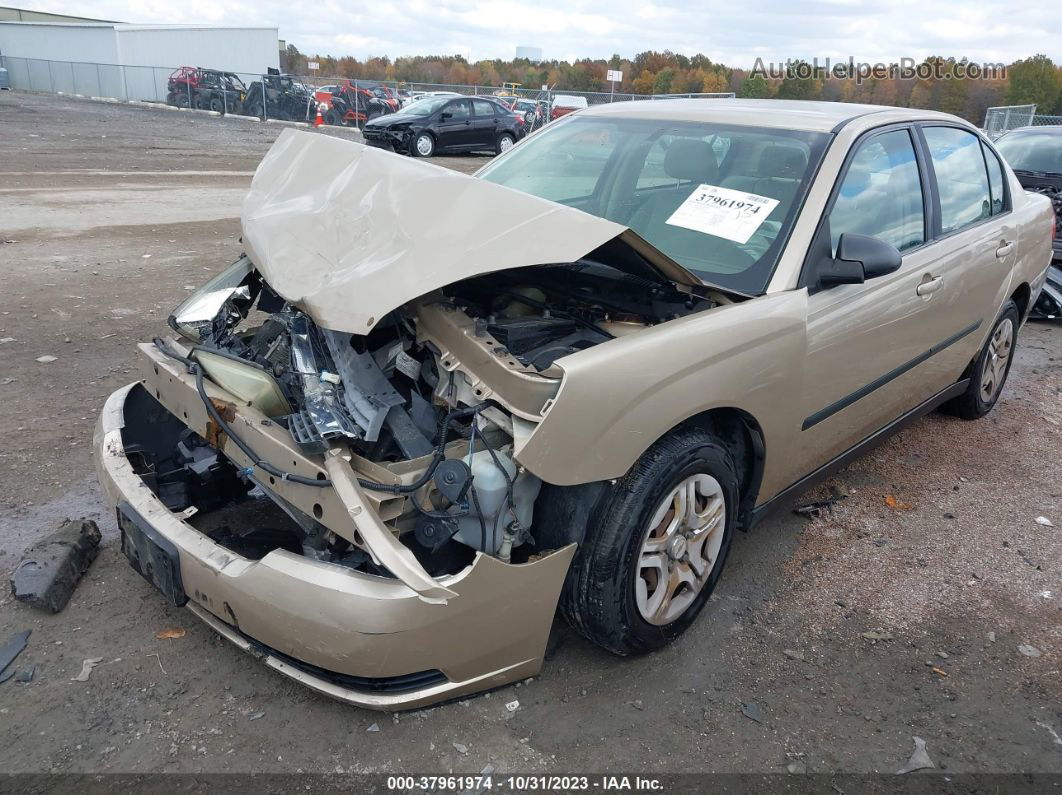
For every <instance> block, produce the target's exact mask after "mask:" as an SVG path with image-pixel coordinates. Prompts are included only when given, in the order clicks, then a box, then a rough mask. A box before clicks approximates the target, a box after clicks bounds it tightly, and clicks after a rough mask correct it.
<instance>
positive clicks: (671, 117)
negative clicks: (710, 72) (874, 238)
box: [579, 99, 956, 132]
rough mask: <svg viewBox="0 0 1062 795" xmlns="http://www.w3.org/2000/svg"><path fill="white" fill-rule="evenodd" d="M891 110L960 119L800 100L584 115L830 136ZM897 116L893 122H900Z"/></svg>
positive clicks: (622, 105)
mask: <svg viewBox="0 0 1062 795" xmlns="http://www.w3.org/2000/svg"><path fill="white" fill-rule="evenodd" d="M885 111H889V112H891V113H893V114H897V113H899V114H901V115H902V116H903V117H904V118H907V119H912V120H914V119H948V120H952V121H954V120H955V119H956V117H955V116H952V115H950V114H947V113H939V112H936V111H929V110H921V109H917V108H894V107H890V106H888V105H858V104H855V103H851V102H811V101H805V100H795V99H660V100H639V101H633V102H612V103H608V104H604V105H594V106H592V107H590V108H589V109H587V110H584V111H580V112H579V115H580V116H623V117H626V118H638V119H653V120H660V121H712V122H720V123H725V124H738V125H748V126H756V127H774V128H779V129H787V130H810V131H816V132H830V131H831V130H834V129H836V128H837V127H839V126H843V125H844V124H845V123H846V122H848V121H851V120H852V119H855V118H858V117H860V116H867V115H870V114H873V113H883V112H885ZM900 120H902V119H898V118H896V117H895V116H894V118H893V121H900Z"/></svg>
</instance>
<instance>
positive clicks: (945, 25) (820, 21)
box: [19, 0, 1062, 66]
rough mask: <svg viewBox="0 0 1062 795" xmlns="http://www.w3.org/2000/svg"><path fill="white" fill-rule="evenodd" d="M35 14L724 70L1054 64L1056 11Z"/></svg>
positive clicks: (433, 50) (775, 3)
mask: <svg viewBox="0 0 1062 795" xmlns="http://www.w3.org/2000/svg"><path fill="white" fill-rule="evenodd" d="M19 5H21V6H24V7H29V8H35V9H39V10H42V11H54V12H59V13H68V14H79V15H84V16H90V17H101V18H105V19H116V20H121V21H126V22H155V23H193V22H209V23H214V24H227V25H246V24H266V25H277V26H278V27H279V29H280V38H282V39H284V40H286V41H288V42H290V43H293V44H295V45H296V46H297V47H299V49H300V50H302V51H303V52H308V53H314V52H316V53H319V54H330V55H336V56H339V55H354V56H355V57H358V58H364V57H366V56H369V55H389V56H391V57H395V56H400V55H417V54H419V55H430V54H448V53H455V52H460V53H461V54H463V55H465V56H466V57H468V58H471V59H472V60H479V59H484V58H505V59H508V58H512V57H513V55H514V50H515V47H514V45H513V44H512V42H513V41H515V40H516V39H519V41H520V43H521V44H524V45H528V46H537V47H541V48H542V50H543V54H544V56H545V57H546V58H565V57H570V56H571V54H573V53H575V54H577V55H578V57H592V58H607V57H609V56H610V55H612V53H616V52H618V53H620V54H621V55H623V56H625V57H631V56H633V55H634V54H636V53H638V52H641V51H643V50H649V49H654V50H672V51H674V52H681V53H684V54H692V53H697V52H703V53H705V54H708V55H710V57H711V58H712V59H713V60H718V61H722V62H724V63H727V64H729V65H731V66H750V65H751V64H752V62H753V61H754V60H755V59H756V57H757V56H762V57H763V58H764V59H765V60H771V61H784V60H786V59H787V58H804V59H811V58H814V57H818V58H820V59H822V58H826V57H829V58H833V59H839V58H844V59H847V58H848V57H849V56H851V57H854V58H855V59H856V60H857V61H886V62H888V61H895V60H897V59H899V58H901V57H911V58H915V59H919V58H923V57H925V56H927V55H955V56H956V57H961V56H964V55H965V56H966V57H967V58H969V59H971V60H973V61H1005V62H1009V61H1012V60H1014V59H1016V58H1021V57H1025V56H1029V55H1033V54H1035V53H1038V52H1042V53H1046V54H1047V55H1049V56H1051V57H1052V58H1053V59H1054V60H1055V61H1056V62H1059V61H1062V17H1060V16H1059V15H1057V14H1053V13H1051V12H1050V9H1049V7H1048V5H1044V4H1043V3H1042V2H1031V0H1012V1H1009V2H1008V0H980V2H978V1H977V0H937V2H935V3H926V2H925V0H896V1H894V2H891V3H890V2H882V3H878V4H874V5H868V4H866V3H864V2H861V0H759V2H758V3H755V4H741V3H737V4H731V3H727V4H723V3H711V4H709V3H703V4H694V3H690V2H688V0H652V2H650V3H646V2H642V0H607V1H606V0H594V2H589V0H533V1H532V0H391V2H387V3H380V4H378V5H372V6H369V5H365V4H360V3H359V4H356V5H355V4H353V3H348V2H341V1H340V0H262V1H261V2H253V3H252V2H249V0H231V1H230V2H225V3H220V2H217V0H183V1H182V2H180V3H176V2H172V0H171V2H163V1H162V0H92V1H91V2H90V1H89V0H21V2H20V3H19Z"/></svg>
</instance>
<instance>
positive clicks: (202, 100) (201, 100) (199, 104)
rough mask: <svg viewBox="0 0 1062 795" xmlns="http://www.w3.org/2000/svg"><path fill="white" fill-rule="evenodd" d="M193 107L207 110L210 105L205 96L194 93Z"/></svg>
mask: <svg viewBox="0 0 1062 795" xmlns="http://www.w3.org/2000/svg"><path fill="white" fill-rule="evenodd" d="M194 107H195V109H196V110H207V109H208V108H209V107H210V102H209V101H207V99H206V97H203V96H201V95H199V94H196V95H195V98H194Z"/></svg>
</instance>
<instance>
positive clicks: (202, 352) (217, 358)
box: [193, 348, 291, 417]
mask: <svg viewBox="0 0 1062 795" xmlns="http://www.w3.org/2000/svg"><path fill="white" fill-rule="evenodd" d="M193 356H194V357H195V360H196V361H197V362H199V364H200V366H201V367H202V368H203V372H205V373H206V374H207V376H209V377H210V380H211V381H213V382H214V383H215V384H217V385H218V386H219V387H221V388H222V389H224V390H225V391H226V392H228V393H230V394H231V395H232V396H233V397H234V398H237V399H238V400H241V401H243V402H244V403H246V404H247V405H249V406H252V407H254V408H256V409H257V410H258V411H260V412H262V413H263V414H265V415H266V416H267V417H283V416H284V415H286V414H291V406H290V405H289V404H288V401H287V398H285V397H284V393H283V391H281V389H280V385H279V384H278V383H277V382H276V379H275V378H273V376H272V375H271V374H270V373H268V372H267V371H266V370H264V369H263V368H261V367H259V366H258V365H256V364H254V363H253V362H248V361H245V360H243V359H239V358H237V357H235V356H228V355H225V354H223V353H218V352H214V351H208V350H206V349H205V348H196V349H195V351H194V353H193Z"/></svg>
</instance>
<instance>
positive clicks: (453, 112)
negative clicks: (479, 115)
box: [434, 99, 472, 149]
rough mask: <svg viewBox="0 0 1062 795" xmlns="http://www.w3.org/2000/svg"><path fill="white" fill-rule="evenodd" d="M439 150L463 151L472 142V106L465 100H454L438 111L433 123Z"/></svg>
mask: <svg viewBox="0 0 1062 795" xmlns="http://www.w3.org/2000/svg"><path fill="white" fill-rule="evenodd" d="M447 114H448V115H447ZM434 127H435V132H436V136H437V137H438V148H439V149H464V148H468V147H469V146H471V141H472V106H471V104H470V103H469V101H468V100H467V99H455V100H453V101H452V102H448V103H446V105H444V106H443V107H442V108H441V109H440V111H439V120H438V121H437V122H436V123H435V125H434Z"/></svg>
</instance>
